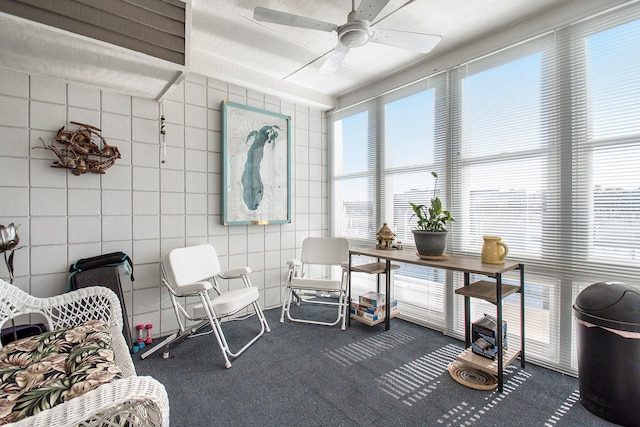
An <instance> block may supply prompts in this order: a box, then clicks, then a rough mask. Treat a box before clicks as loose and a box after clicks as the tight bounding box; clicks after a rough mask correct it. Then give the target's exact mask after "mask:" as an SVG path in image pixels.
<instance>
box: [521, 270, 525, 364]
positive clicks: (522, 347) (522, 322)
mask: <svg viewBox="0 0 640 427" xmlns="http://www.w3.org/2000/svg"><path fill="white" fill-rule="evenodd" d="M520 367H521V368H522V369H524V264H520Z"/></svg>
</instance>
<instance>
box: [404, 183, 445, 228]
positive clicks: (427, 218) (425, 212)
mask: <svg viewBox="0 0 640 427" xmlns="http://www.w3.org/2000/svg"><path fill="white" fill-rule="evenodd" d="M431 175H432V176H433V177H434V178H435V179H436V184H435V186H434V188H433V198H432V199H431V205H429V206H427V205H418V204H415V203H413V202H409V203H410V204H411V207H412V208H413V215H412V216H411V218H413V217H414V216H415V217H416V218H418V223H417V226H416V230H420V231H447V225H448V224H449V223H450V222H453V221H455V219H453V217H452V216H451V213H450V212H449V211H448V210H444V209H442V201H441V200H440V198H439V197H437V196H436V189H437V188H438V174H437V173H435V172H431Z"/></svg>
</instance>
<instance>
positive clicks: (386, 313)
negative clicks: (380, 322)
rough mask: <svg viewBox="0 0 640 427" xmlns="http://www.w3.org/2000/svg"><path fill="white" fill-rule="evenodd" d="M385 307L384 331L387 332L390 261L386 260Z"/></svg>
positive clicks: (389, 321) (389, 309)
mask: <svg viewBox="0 0 640 427" xmlns="http://www.w3.org/2000/svg"><path fill="white" fill-rule="evenodd" d="M385 276H386V283H385V306H384V314H385V318H384V330H385V331H388V330H389V328H390V327H391V260H390V259H387V260H386V267H385Z"/></svg>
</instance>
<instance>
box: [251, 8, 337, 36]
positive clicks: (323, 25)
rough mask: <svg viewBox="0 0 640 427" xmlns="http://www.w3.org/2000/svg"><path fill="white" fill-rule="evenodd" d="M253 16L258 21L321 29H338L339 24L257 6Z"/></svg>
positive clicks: (329, 30) (328, 30)
mask: <svg viewBox="0 0 640 427" xmlns="http://www.w3.org/2000/svg"><path fill="white" fill-rule="evenodd" d="M253 18H254V19H255V20H256V21H263V22H270V23H272V24H280V25H288V26H290V27H300V28H308V29H311V30H320V31H327V32H331V31H338V26H337V25H336V24H332V23H330V22H324V21H318V20H317V19H312V18H306V17H304V16H298V15H293V14H291V13H286V12H280V11H278V10H273V9H267V8H265V7H256V8H255V9H254V10H253Z"/></svg>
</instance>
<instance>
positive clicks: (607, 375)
mask: <svg viewBox="0 0 640 427" xmlns="http://www.w3.org/2000/svg"><path fill="white" fill-rule="evenodd" d="M573 311H574V317H575V319H576V321H577V325H576V329H577V332H578V375H579V381H578V382H579V384H580V403H582V405H583V406H584V407H585V408H587V409H588V410H589V411H590V412H592V413H594V414H596V415H597V416H599V417H601V418H604V419H606V420H609V421H611V422H614V423H616V424H621V425H624V426H640V406H639V405H640V291H639V290H638V289H637V288H634V287H632V286H629V285H625V284H623V283H608V282H599V283H594V284H593V285H591V286H588V287H587V288H585V289H584V290H583V291H582V292H580V294H578V296H577V298H576V301H575V304H574V305H573Z"/></svg>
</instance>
